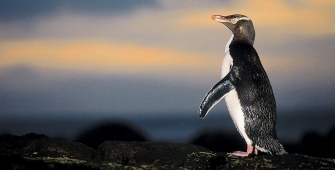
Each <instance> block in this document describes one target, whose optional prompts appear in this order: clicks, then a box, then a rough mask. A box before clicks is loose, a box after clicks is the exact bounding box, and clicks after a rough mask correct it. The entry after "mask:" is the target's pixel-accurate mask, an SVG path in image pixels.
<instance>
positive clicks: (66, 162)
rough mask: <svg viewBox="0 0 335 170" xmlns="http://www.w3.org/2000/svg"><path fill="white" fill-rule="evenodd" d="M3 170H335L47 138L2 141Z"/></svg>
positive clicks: (198, 151) (317, 164)
mask: <svg viewBox="0 0 335 170" xmlns="http://www.w3.org/2000/svg"><path fill="white" fill-rule="evenodd" d="M0 169H335V159H324V158H316V157H311V156H306V155H298V154H289V155H283V156H272V155H259V156H254V157H247V158H241V157H236V156H232V155H230V154H227V153H223V152H212V151H210V150H208V149H206V148H204V147H200V146H196V145H190V144H173V143H157V142H121V141H117V142H116V141H106V142H104V143H103V144H101V145H100V147H99V149H98V150H97V151H96V150H94V149H92V148H90V147H88V146H86V145H84V144H82V143H79V142H71V141H68V140H63V139H57V138H48V137H47V136H45V135H39V134H27V135H24V136H14V135H2V136H0Z"/></svg>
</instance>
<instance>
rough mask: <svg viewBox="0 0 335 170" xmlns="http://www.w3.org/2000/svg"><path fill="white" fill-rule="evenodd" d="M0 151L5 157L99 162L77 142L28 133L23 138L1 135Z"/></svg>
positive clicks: (96, 156)
mask: <svg viewBox="0 0 335 170" xmlns="http://www.w3.org/2000/svg"><path fill="white" fill-rule="evenodd" d="M0 146H1V148H0V151H1V153H3V154H7V155H13V156H15V155H19V156H27V157H31V158H34V157H46V156H47V157H52V158H60V157H68V158H71V159H78V160H84V161H93V162H94V161H100V158H99V155H98V154H97V152H96V151H95V150H94V149H92V148H90V147H88V146H86V145H84V144H82V143H78V142H71V141H68V140H64V139H57V138H48V137H47V136H45V135H39V134H34V133H30V134H27V135H24V136H20V137H19V136H13V135H2V136H1V137H0Z"/></svg>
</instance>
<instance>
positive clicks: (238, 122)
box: [221, 35, 252, 145]
mask: <svg viewBox="0 0 335 170" xmlns="http://www.w3.org/2000/svg"><path fill="white" fill-rule="evenodd" d="M233 37H234V35H232V36H231V38H230V40H229V41H228V43H227V45H226V49H225V56H224V58H223V61H222V67H221V78H224V77H225V76H226V75H227V74H228V73H229V71H230V69H231V66H232V65H233V59H232V57H231V56H230V53H229V45H230V43H231V41H232V40H233ZM225 101H226V105H227V108H228V111H229V114H230V117H231V119H232V120H233V122H234V124H235V126H236V128H237V130H238V131H239V132H240V134H241V136H242V137H243V138H244V140H245V141H246V143H247V144H248V145H251V144H252V141H251V140H250V139H249V137H248V136H247V134H246V133H245V128H244V124H245V122H244V121H245V119H244V115H243V112H242V107H241V103H240V100H239V98H238V95H237V92H236V89H233V90H231V91H230V92H229V93H228V94H227V95H226V96H225Z"/></svg>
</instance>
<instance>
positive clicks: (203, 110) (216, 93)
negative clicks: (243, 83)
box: [199, 69, 236, 118]
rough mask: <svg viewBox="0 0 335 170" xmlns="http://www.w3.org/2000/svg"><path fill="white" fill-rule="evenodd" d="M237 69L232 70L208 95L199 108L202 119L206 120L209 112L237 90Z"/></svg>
mask: <svg viewBox="0 0 335 170" xmlns="http://www.w3.org/2000/svg"><path fill="white" fill-rule="evenodd" d="M235 70H236V69H233V70H231V71H230V72H229V73H228V74H227V75H226V76H225V77H224V78H223V79H222V80H220V81H219V82H218V83H216V84H215V85H214V86H213V87H212V88H211V89H210V90H209V92H208V93H207V94H206V96H205V98H204V99H203V100H202V102H201V104H200V108H199V115H200V118H204V117H205V116H206V115H207V113H208V112H209V110H211V109H212V108H213V107H214V106H215V105H216V104H217V103H219V102H220V101H221V100H222V99H223V98H224V97H225V95H226V94H227V93H228V92H230V91H231V90H233V89H234V88H235V86H234V84H235V81H236V72H235Z"/></svg>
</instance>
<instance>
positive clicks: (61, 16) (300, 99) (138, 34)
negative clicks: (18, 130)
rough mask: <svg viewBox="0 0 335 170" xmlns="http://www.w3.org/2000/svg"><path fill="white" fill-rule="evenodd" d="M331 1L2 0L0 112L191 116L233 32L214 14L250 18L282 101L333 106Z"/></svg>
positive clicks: (293, 105) (289, 105)
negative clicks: (189, 114) (240, 15)
mask: <svg viewBox="0 0 335 170" xmlns="http://www.w3.org/2000/svg"><path fill="white" fill-rule="evenodd" d="M334 9H335V2H334V1H332V0H324V1H316V0H293V1H288V0H272V1H258V0H250V1H231V0H226V1H225V0H221V1H219V0H210V1H192V0H183V1H177V0H137V1H130V0H123V1H118V0H100V1H89V0H81V1H77V0H67V1H65V0H64V1H63V0H62V1H59V0H48V1H44V0H31V1H20V0H10V1H9V0H0V61H1V62H0V114H3V115H5V114H25V113H29V112H41V113H45V112H108V113H109V114H113V113H135V112H136V113H167V112H192V113H194V114H195V115H196V114H197V110H198V107H199V104H200V102H201V101H202V98H203V97H204V95H205V94H206V93H207V91H208V90H209V89H210V88H211V87H212V86H213V85H214V84H216V83H217V82H218V81H219V80H220V67H221V62H222V59H223V56H224V47H225V45H226V43H227V42H228V40H229V38H230V36H231V32H230V30H229V29H228V28H226V27H225V26H224V25H222V24H220V23H218V22H215V21H213V20H212V19H211V16H212V15H213V14H220V15H230V14H244V15H247V16H248V17H249V18H251V19H252V21H253V24H254V27H255V30H256V39H255V44H254V47H255V49H256V50H257V52H258V54H259V56H260V59H261V61H262V64H263V66H264V68H265V70H266V72H267V74H268V76H269V79H270V81H271V84H272V87H273V90H274V93H275V97H276V102H277V108H278V109H279V110H285V109H298V110H299V109H300V110H301V109H306V108H307V109H308V108H334V106H335V86H334V84H335V80H334V77H335V67H334V64H335V56H334V55H335V48H334V44H335V11H334ZM221 105H222V106H219V109H221V110H223V109H224V108H225V106H224V104H221Z"/></svg>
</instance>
